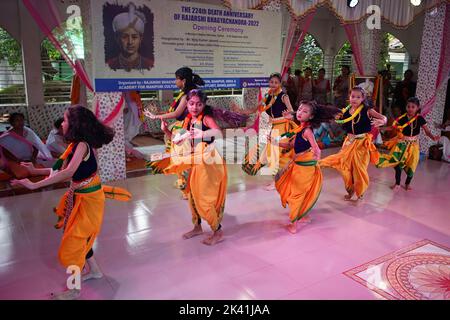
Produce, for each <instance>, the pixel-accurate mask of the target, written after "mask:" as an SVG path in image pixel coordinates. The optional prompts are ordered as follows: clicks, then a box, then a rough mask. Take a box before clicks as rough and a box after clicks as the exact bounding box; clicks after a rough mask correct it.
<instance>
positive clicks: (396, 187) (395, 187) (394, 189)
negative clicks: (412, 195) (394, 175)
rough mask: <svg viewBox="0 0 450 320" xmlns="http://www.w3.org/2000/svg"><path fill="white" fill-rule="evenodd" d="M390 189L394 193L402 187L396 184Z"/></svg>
mask: <svg viewBox="0 0 450 320" xmlns="http://www.w3.org/2000/svg"><path fill="white" fill-rule="evenodd" d="M390 188H391V189H392V190H393V191H396V190H398V189H400V185H399V184H394V185H392V186H390Z"/></svg>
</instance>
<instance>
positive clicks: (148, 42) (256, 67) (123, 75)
mask: <svg viewBox="0 0 450 320" xmlns="http://www.w3.org/2000/svg"><path fill="white" fill-rule="evenodd" d="M91 7H92V13H91V16H92V30H93V31H92V32H93V34H92V43H93V46H92V51H93V60H94V79H95V90H96V91H99V92H101V91H127V90H173V89H176V86H175V82H174V79H175V71H176V70H177V69H178V68H180V67H183V66H188V67H190V68H192V69H193V70H194V72H195V73H198V74H199V75H200V76H201V77H202V78H203V79H204V80H205V83H206V85H205V87H206V88H209V89H225V88H245V87H248V88H249V87H261V86H267V82H268V76H269V74H270V73H272V72H278V71H279V70H280V65H281V57H280V55H281V15H280V14H279V13H276V12H268V11H261V10H245V11H243V10H230V9H227V8H224V7H218V6H212V5H206V4H197V3H193V2H178V1H154V0H135V1H129V0H109V1H108V0H99V1H97V0H96V1H92V2H91Z"/></svg>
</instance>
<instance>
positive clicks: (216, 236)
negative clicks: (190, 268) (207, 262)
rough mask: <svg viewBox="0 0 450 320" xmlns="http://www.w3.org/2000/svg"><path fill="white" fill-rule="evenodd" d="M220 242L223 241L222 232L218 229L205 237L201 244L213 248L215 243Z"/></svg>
mask: <svg viewBox="0 0 450 320" xmlns="http://www.w3.org/2000/svg"><path fill="white" fill-rule="evenodd" d="M222 241H223V231H222V229H220V230H217V231H215V232H213V234H212V235H210V236H209V237H206V238H205V239H203V241H202V243H203V244H206V245H208V246H213V245H215V244H216V243H219V242H222Z"/></svg>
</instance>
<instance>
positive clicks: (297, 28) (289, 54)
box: [281, 10, 315, 77]
mask: <svg viewBox="0 0 450 320" xmlns="http://www.w3.org/2000/svg"><path fill="white" fill-rule="evenodd" d="M314 13H315V10H312V11H311V12H310V13H309V14H308V15H307V16H305V17H304V18H303V19H301V20H299V21H298V20H297V19H292V22H291V25H290V27H289V32H288V37H287V38H286V46H285V49H286V51H285V52H286V55H285V56H284V58H283V61H282V69H281V72H282V77H283V76H284V75H285V73H286V72H287V70H288V69H289V67H290V66H291V65H292V63H293V62H294V59H295V55H296V54H297V52H298V50H299V49H300V46H301V44H302V42H303V39H305V36H306V33H307V32H308V29H309V26H310V24H311V21H312V19H313V17H314ZM289 37H290V38H289Z"/></svg>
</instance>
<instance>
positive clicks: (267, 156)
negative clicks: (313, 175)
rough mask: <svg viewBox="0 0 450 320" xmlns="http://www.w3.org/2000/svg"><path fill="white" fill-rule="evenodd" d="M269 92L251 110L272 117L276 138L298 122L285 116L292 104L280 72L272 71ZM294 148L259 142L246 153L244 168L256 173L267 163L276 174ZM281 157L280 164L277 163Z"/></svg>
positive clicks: (269, 188)
mask: <svg viewBox="0 0 450 320" xmlns="http://www.w3.org/2000/svg"><path fill="white" fill-rule="evenodd" d="M269 87H270V89H269V92H268V93H267V95H266V96H265V98H264V101H263V104H262V105H259V106H257V107H256V108H255V109H254V110H250V112H255V111H256V110H258V111H259V112H265V113H266V114H267V115H268V116H269V119H270V124H271V136H272V139H274V138H275V137H276V136H280V135H282V134H283V133H285V132H288V131H290V130H292V129H294V128H295V127H297V126H296V124H295V123H294V122H292V121H290V120H288V119H286V118H284V117H283V112H285V111H288V112H292V111H293V109H292V106H291V103H290V101H289V97H288V95H287V94H285V93H283V91H282V88H281V75H280V74H279V73H272V74H271V75H270V78H269ZM292 156H293V150H292V149H289V148H288V149H282V148H278V147H273V146H271V145H269V144H258V145H256V146H255V147H254V148H252V149H251V150H249V152H248V153H247V154H246V155H245V157H244V160H243V163H242V170H243V171H244V172H245V173H247V174H249V175H252V176H254V175H256V174H257V173H258V171H259V170H260V169H261V167H263V166H265V165H266V164H268V165H269V167H270V168H271V169H272V171H273V172H274V174H276V172H277V171H278V169H279V168H282V167H284V166H285V165H286V164H287V163H288V162H289V160H291V159H292ZM277 159H279V165H277V162H276V161H277ZM266 189H267V190H273V189H275V183H274V182H273V183H271V184H270V185H269V186H268V187H267V188H266Z"/></svg>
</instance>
